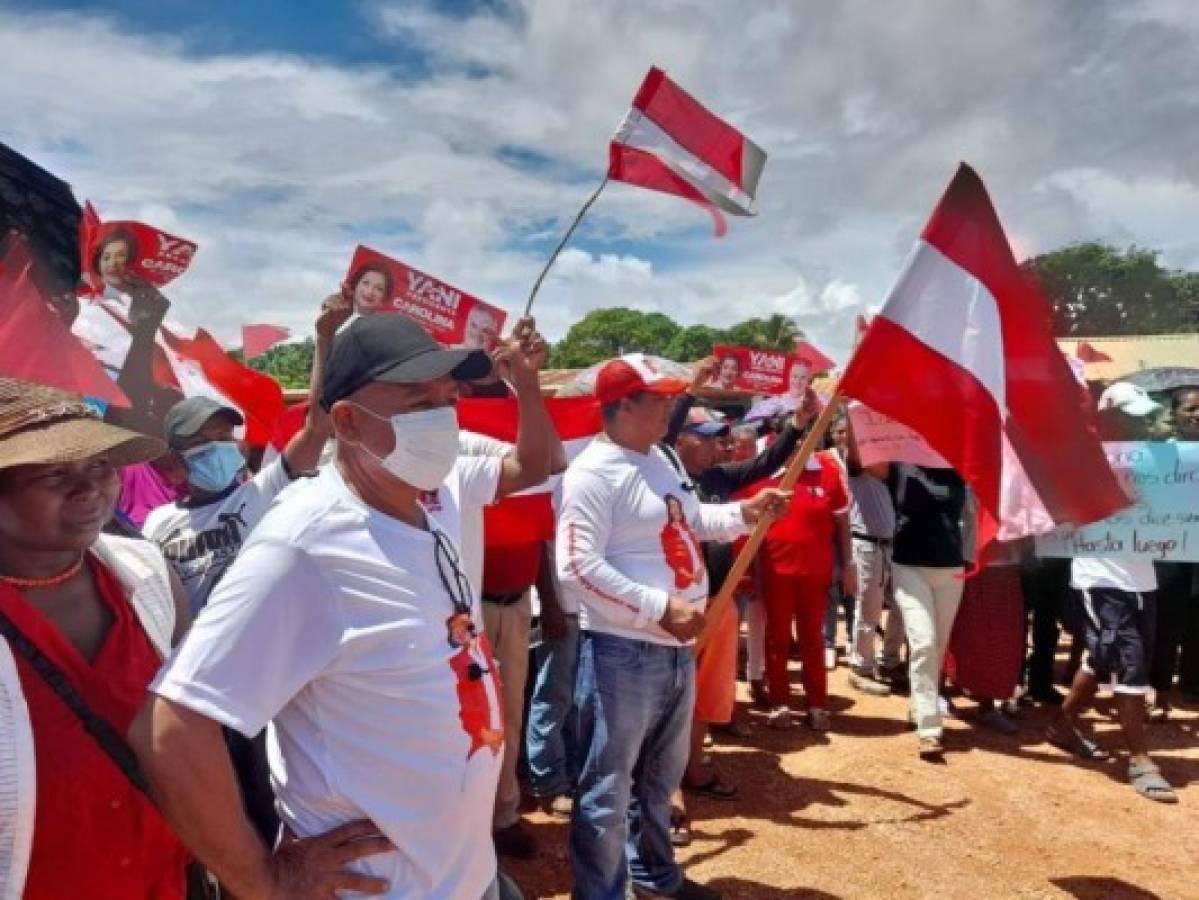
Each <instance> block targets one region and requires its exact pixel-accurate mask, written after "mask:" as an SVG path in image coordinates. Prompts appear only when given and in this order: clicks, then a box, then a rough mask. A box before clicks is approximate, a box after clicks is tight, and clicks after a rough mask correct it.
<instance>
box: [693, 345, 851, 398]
mask: <svg viewBox="0 0 1199 900" xmlns="http://www.w3.org/2000/svg"><path fill="white" fill-rule="evenodd" d="M712 353H713V355H714V356H715V357H716V361H717V366H716V373H715V374H714V375H713V377H712V379H711V380H710V381H709V382H708V384H707V385H706V386H707V387H711V388H718V389H720V390H724V391H745V392H746V393H750V394H755V395H759V396H774V395H787V396H794V397H796V398H800V397H802V396H803V394H804V391H806V390H807V389H808V385H810V384H811V382H812V378H813V377H815V376H816V375H818V374H820V373H819V372H816V371H814V370H813V367H812V366H811V364H810V363H809V362H808V360H806V359H801V358H800V357H798V356H796V355H795V354H792V353H785V352H783V351H781V350H757V349H754V348H752V347H731V346H728V345H727V344H717V345H716V347H715V348H714V349H713V351H712ZM826 371H827V370H826Z"/></svg>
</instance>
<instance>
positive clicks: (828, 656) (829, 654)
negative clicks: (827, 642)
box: [824, 647, 837, 672]
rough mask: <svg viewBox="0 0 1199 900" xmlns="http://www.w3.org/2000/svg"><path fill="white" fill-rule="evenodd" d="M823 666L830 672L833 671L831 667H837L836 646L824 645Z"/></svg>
mask: <svg viewBox="0 0 1199 900" xmlns="http://www.w3.org/2000/svg"><path fill="white" fill-rule="evenodd" d="M824 667H825V668H826V669H828V670H829V671H830V672H831V671H833V669H835V668H837V648H836V647H825V648H824Z"/></svg>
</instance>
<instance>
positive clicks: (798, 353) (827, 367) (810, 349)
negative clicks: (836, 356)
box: [795, 341, 837, 376]
mask: <svg viewBox="0 0 1199 900" xmlns="http://www.w3.org/2000/svg"><path fill="white" fill-rule="evenodd" d="M795 358H796V359H797V360H798V361H799V362H801V363H802V364H803V365H804V366H806V367H807V369H808V372H809V373H811V375H813V376H816V375H824V374H825V373H826V372H831V371H832V370H833V369H835V368H836V367H837V363H836V362H835V361H834V360H832V359H830V358H829V357H827V356H825V355H824V354H823V353H821V352H820V350H818V349H817V348H816V345H815V344H812V343H810V342H809V341H798V342H796V344H795Z"/></svg>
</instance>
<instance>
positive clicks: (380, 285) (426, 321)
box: [346, 245, 508, 350]
mask: <svg viewBox="0 0 1199 900" xmlns="http://www.w3.org/2000/svg"><path fill="white" fill-rule="evenodd" d="M346 287H347V288H348V289H349V292H350V296H351V298H352V300H353V302H354V311H355V312H357V313H358V314H359V315H361V316H369V315H373V314H375V313H379V312H399V313H403V314H404V315H406V316H408V318H410V319H414V320H415V321H417V322H419V323H420V324H421V325H423V326H424V327H425V329H426V330H427V331H428V332H429V333H430V334H431V335H433V339H434V340H436V341H437V342H438V343H439V344H441V345H442V346H445V347H462V348H465V349H469V350H492V349H494V348H495V344H496V341H497V340H498V338H499V335H500V333H501V331H502V330H503V328H504V320H505V319H506V318H507V316H508V314H507V313H506V312H505V311H504V310H502V309H500V308H499V307H498V306H492V305H491V304H490V303H487V302H485V301H483V300H480V299H479V298H478V297H474V296H471V295H470V294H468V293H466V292H465V291H462V290H459V289H458V288H456V287H454V286H453V285H449V284H446V283H445V282H444V281H440V280H438V279H436V278H434V277H433V276H432V275H426V274H425V273H424V272H421V271H420V270H419V269H414V268H412V266H409V265H407V264H406V263H402V262H399V261H398V260H395V259H392V258H391V257H389V256H385V255H383V254H382V253H380V252H378V251H377V250H372V249H371V248H370V247H363V246H361V245H360V246H359V247H358V249H357V250H355V251H354V258H353V259H352V260H351V262H350V270H349V272H348V273H347V275H346Z"/></svg>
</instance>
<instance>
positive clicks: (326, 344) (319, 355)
mask: <svg viewBox="0 0 1199 900" xmlns="http://www.w3.org/2000/svg"><path fill="white" fill-rule="evenodd" d="M353 312H354V307H353V304H352V303H351V302H350V300H349V298H348V297H347V295H346V291H345V288H344V287H343V288H342V290H341V291H340V292H339V293H336V294H330V295H329V296H328V297H326V298H325V300H324V302H323V303H322V304H321V312H320V315H319V316H317V319H316V348H315V350H314V351H313V354H312V374H311V375H310V376H309V379H308V418H307V419H305V421H304V427H303V428H301V429H300V430H299V431H298V432H297V433H296V435H295V437H293V438H292V439H291V440H290V441H289V442H288V444H287V449H285V450H284V451H283V460H284V462H285V463H286V464H287V469H288V472H289V473H290V474H291V475H292V476H293V477H294V476H295V475H299V474H300V473H301V472H310V471H312V470H313V469H315V468H316V466H317V463H318V462H320V458H321V451H322V450H324V448H325V443H326V442H327V441H328V440H329V438H330V436H331V435H332V433H333V429H332V426H331V425H330V423H329V414H328V413H327V412H325V410H324V409H323V408H322V407H321V402H320V401H321V378H322V374H323V372H324V368H325V361H326V360H327V359H328V358H329V350H330V349H331V348H332V347H333V338H334V337H335V336H336V335H337V329H338V328H340V327H341V326H342V325H343V324H344V323H345V322H346V320H347V319H349V318H350V316H351V315H352V314H353Z"/></svg>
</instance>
